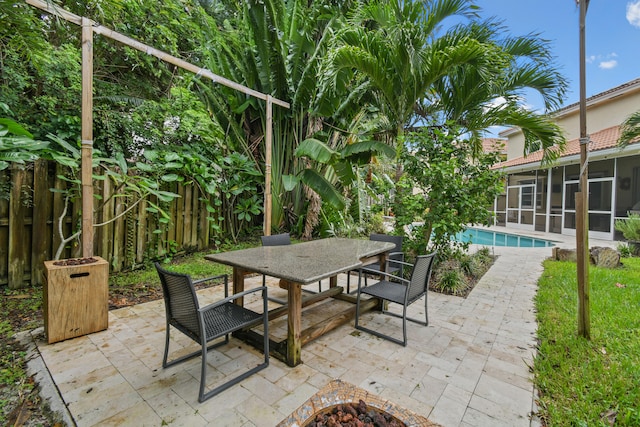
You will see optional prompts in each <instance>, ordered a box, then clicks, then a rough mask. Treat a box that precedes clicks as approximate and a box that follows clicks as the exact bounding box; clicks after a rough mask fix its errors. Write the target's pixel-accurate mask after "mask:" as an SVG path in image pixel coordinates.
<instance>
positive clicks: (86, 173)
mask: <svg viewBox="0 0 640 427" xmlns="http://www.w3.org/2000/svg"><path fill="white" fill-rule="evenodd" d="M25 2H26V3H27V4H29V5H31V6H34V7H37V8H38V9H41V10H43V11H45V12H47V13H50V14H51V15H55V16H57V17H59V18H62V19H64V20H66V21H68V22H71V23H73V24H76V25H78V26H80V27H82V209H83V215H82V254H83V256H85V257H87V256H92V255H93V215H92V212H93V178H92V172H93V171H92V165H91V163H92V157H93V155H92V152H93V113H92V112H93V34H94V33H96V34H101V35H103V36H105V37H108V38H110V39H112V40H115V41H118V42H120V43H122V44H124V45H126V46H129V47H131V48H133V49H136V50H139V51H141V52H144V53H146V54H148V55H152V56H155V57H156V58H158V59H160V60H161V61H164V62H168V63H170V64H173V65H175V66H177V67H179V68H182V69H183V70H187V71H190V72H192V73H194V74H196V75H197V76H202V77H205V78H207V79H209V80H211V81H212V82H214V83H218V84H221V85H223V86H226V87H228V88H231V89H234V90H237V91H238V92H242V93H244V94H246V95H249V96H252V97H254V98H258V99H262V100H264V101H265V102H266V104H267V111H266V114H267V117H266V122H267V123H266V129H265V163H266V165H265V195H264V227H263V228H264V229H263V232H264V234H265V235H270V234H271V153H272V144H273V141H272V139H273V129H272V127H273V124H272V117H273V112H272V109H273V104H276V105H279V106H281V107H284V108H290V105H289V103H288V102H285V101H282V100H279V99H277V98H273V97H272V96H271V95H267V94H264V93H262V92H258V91H256V90H253V89H251V88H248V87H246V86H243V85H241V84H240V83H236V82H234V81H232V80H229V79H227V78H225V77H222V76H219V75H217V74H214V73H212V72H211V71H209V70H207V69H206V68H202V67H199V66H197V65H194V64H191V63H190V62H187V61H185V60H183V59H180V58H178V57H175V56H173V55H171V54H169V53H166V52H163V51H161V50H159V49H156V48H154V47H152V46H149V45H147V44H144V43H142V42H139V41H137V40H135V39H132V38H131V37H128V36H125V35H124V34H120V33H118V32H117V31H113V30H111V29H109V28H106V27H104V26H103V25H100V24H98V23H96V22H95V21H92V20H91V19H89V18H86V17H81V16H78V15H76V14H73V13H71V12H69V11H67V10H65V9H62V8H60V7H57V6H56V5H55V4H53V3H50V2H47V1H43V0H25ZM85 212H89V213H91V214H85Z"/></svg>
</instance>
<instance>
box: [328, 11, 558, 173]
mask: <svg viewBox="0 0 640 427" xmlns="http://www.w3.org/2000/svg"><path fill="white" fill-rule="evenodd" d="M451 18H456V19H457V21H458V22H459V21H460V20H461V19H467V20H470V24H466V25H465V24H462V23H461V24H457V25H455V26H452V27H450V28H449V29H448V30H446V31H443V30H442V28H446V26H445V24H446V22H444V21H445V20H446V19H449V20H450V21H451ZM477 18H478V15H477V8H476V7H475V6H474V5H473V4H472V3H471V2H470V1H468V0H422V1H411V2H404V1H392V2H386V1H381V0H375V1H371V2H368V3H366V4H364V5H362V6H361V7H360V8H359V9H358V10H357V13H355V14H354V15H353V17H352V18H351V20H350V24H351V25H349V26H347V27H345V29H344V30H343V31H341V32H340V33H339V37H338V44H337V45H336V47H335V49H334V51H333V54H332V57H331V60H332V66H333V67H332V70H331V71H332V73H331V75H332V76H333V77H332V78H333V79H334V80H335V81H336V82H338V83H337V84H345V83H344V80H348V79H352V81H354V82H357V83H360V81H361V80H358V79H359V77H360V78H361V76H365V79H366V84H365V85H362V84H360V85H359V86H358V87H359V88H360V89H361V91H360V93H361V95H362V98H361V99H362V100H365V101H367V102H370V103H371V104H372V105H374V106H375V107H376V108H378V110H379V111H380V112H381V113H382V114H384V115H385V116H386V117H387V118H388V123H389V127H388V128H387V129H382V130H384V131H385V132H387V134H388V135H389V137H390V138H391V139H392V140H396V141H397V144H396V150H397V153H398V156H397V158H399V157H400V156H399V154H400V152H401V150H402V149H403V144H402V140H403V134H404V131H405V128H406V127H407V126H408V125H409V124H410V122H411V119H412V118H415V117H418V118H420V119H421V120H422V122H424V121H425V119H426V120H427V121H428V122H429V123H434V122H435V123H442V124H444V122H445V121H447V120H452V121H454V122H456V123H457V124H460V125H462V126H463V127H464V128H465V129H467V130H468V131H469V132H472V133H474V134H477V132H479V131H481V130H483V129H486V128H487V127H488V126H491V125H495V124H513V125H519V126H521V127H523V129H524V130H525V134H526V135H527V142H528V146H527V148H528V149H533V148H534V147H535V145H536V144H537V143H538V144H539V143H540V142H538V141H541V144H542V147H544V148H550V147H552V146H554V145H555V144H561V143H562V142H563V140H562V138H561V137H560V133H559V128H558V127H557V126H554V125H553V124H552V123H551V122H550V121H549V120H547V119H544V118H541V117H540V116H536V115H534V114H533V113H530V112H528V111H526V110H525V109H524V108H522V107H520V106H519V105H518V102H517V101H518V97H517V95H518V94H519V93H520V92H521V91H522V90H523V89H524V88H534V89H537V90H538V91H540V92H541V94H542V95H543V97H544V99H545V102H546V103H547V105H549V106H553V105H557V104H558V103H559V101H560V99H561V96H562V95H563V93H564V87H565V82H564V80H563V79H562V78H561V77H560V76H559V75H558V73H556V72H555V71H554V70H553V67H551V66H550V65H548V63H549V61H548V57H549V54H548V48H547V47H546V45H545V44H544V43H543V42H542V41H540V40H539V39H537V38H536V37H535V36H534V35H531V36H528V37H524V38H505V39H504V40H501V39H499V38H498V36H499V35H500V34H501V28H500V27H499V26H498V27H495V26H494V25H495V23H492V22H491V21H487V22H484V23H482V22H477V21H476V19H477ZM522 58H530V60H529V61H523V59H522ZM545 61H546V62H545ZM544 64H547V66H546V67H545V66H544ZM354 86H355V83H354ZM498 97H503V98H504V99H505V103H504V104H503V105H500V106H495V107H491V102H492V101H493V100H495V99H496V98H498ZM400 174H401V169H400V168H398V172H397V178H399V176H400Z"/></svg>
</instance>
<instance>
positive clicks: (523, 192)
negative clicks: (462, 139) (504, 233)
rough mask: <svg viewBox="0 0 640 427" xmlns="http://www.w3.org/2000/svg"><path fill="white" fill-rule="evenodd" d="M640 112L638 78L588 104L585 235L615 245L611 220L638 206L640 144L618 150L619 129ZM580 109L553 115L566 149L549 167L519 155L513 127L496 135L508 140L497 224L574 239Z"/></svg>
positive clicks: (519, 138)
mask: <svg viewBox="0 0 640 427" xmlns="http://www.w3.org/2000/svg"><path fill="white" fill-rule="evenodd" d="M638 110H640V79H636V80H633V81H631V82H628V83H626V84H623V85H621V86H618V87H616V88H613V89H611V90H608V91H606V92H602V93H600V94H597V95H594V96H592V97H590V98H588V99H587V132H588V133H589V136H590V144H589V153H588V158H589V164H588V169H589V175H588V177H589V178H588V180H589V236H590V237H592V238H597V239H606V240H614V239H615V240H618V239H621V237H622V236H619V235H618V233H616V232H615V230H614V221H615V219H617V218H623V217H626V216H627V215H628V212H629V211H630V210H636V209H638V208H637V206H638V205H640V141H638V142H635V143H633V144H629V145H628V146H627V147H625V148H624V149H622V148H620V147H618V146H617V141H618V137H619V135H620V125H621V124H622V123H623V122H624V120H625V119H626V118H627V117H628V116H629V115H631V114H632V113H634V112H635V111H638ZM579 112H580V108H579V104H577V103H576V104H572V105H569V106H567V107H564V108H562V109H560V110H558V111H556V112H555V113H554V114H553V117H554V118H555V120H556V123H558V125H559V126H560V127H561V128H562V129H563V132H564V135H565V138H566V139H567V146H566V150H565V151H564V153H563V154H562V155H561V157H560V158H559V159H558V160H557V161H556V162H554V163H553V165H552V167H547V168H543V167H542V166H541V163H540V161H541V159H542V152H541V151H536V152H533V153H529V154H528V155H526V156H523V152H524V135H523V133H522V131H521V130H520V129H518V128H510V129H507V130H505V131H503V132H501V133H500V134H499V136H500V137H502V138H506V139H507V145H506V154H507V158H506V160H505V161H504V162H502V163H500V164H498V165H497V166H496V167H500V168H503V169H504V171H505V172H506V173H507V180H506V188H505V194H503V195H501V196H499V197H498V198H497V199H496V202H495V204H494V207H493V210H494V212H495V214H496V217H495V223H496V225H501V226H505V227H507V228H518V229H523V230H530V231H544V232H548V233H560V234H567V235H575V229H576V206H575V193H576V191H577V190H578V178H579V172H580V147H579V141H578V139H579V136H580V135H579V132H580V127H579Z"/></svg>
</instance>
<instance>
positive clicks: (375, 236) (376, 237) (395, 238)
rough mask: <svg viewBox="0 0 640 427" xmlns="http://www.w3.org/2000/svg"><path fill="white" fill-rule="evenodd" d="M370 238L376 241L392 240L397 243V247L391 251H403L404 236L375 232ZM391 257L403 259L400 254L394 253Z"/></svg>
mask: <svg viewBox="0 0 640 427" xmlns="http://www.w3.org/2000/svg"><path fill="white" fill-rule="evenodd" d="M369 240H374V241H376V242H391V243H393V244H394V245H396V247H395V248H393V249H392V250H391V252H402V236H392V235H390V234H377V233H373V234H371V235H370V236H369ZM390 258H391V259H398V260H402V257H401V256H399V255H392V256H391V257H390Z"/></svg>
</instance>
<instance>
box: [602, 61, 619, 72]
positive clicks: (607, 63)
mask: <svg viewBox="0 0 640 427" xmlns="http://www.w3.org/2000/svg"><path fill="white" fill-rule="evenodd" d="M617 65H618V61H616V60H615V59H611V60H609V61H602V62H601V63H600V65H598V67H600V68H602V69H603V70H610V69H612V68H615V67H616V66H617Z"/></svg>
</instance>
